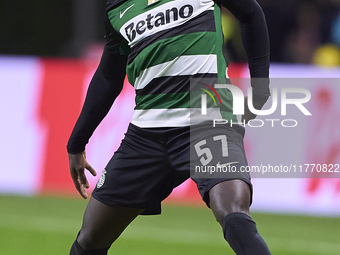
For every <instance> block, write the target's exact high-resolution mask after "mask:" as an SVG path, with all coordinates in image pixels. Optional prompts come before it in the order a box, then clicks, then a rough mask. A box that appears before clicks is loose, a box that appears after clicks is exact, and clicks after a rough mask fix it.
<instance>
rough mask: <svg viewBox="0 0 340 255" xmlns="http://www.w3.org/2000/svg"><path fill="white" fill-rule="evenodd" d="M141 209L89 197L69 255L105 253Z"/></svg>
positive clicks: (97, 254) (101, 254) (98, 254)
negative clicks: (112, 204) (104, 202)
mask: <svg viewBox="0 0 340 255" xmlns="http://www.w3.org/2000/svg"><path fill="white" fill-rule="evenodd" d="M142 211H143V209H137V208H129V207H119V206H108V205H105V204H103V203H101V202H99V201H98V200H96V199H95V198H93V197H91V199H90V201H89V203H88V205H87V208H86V210H85V214H84V219H83V225H82V227H81V230H80V232H79V235H78V237H77V239H76V241H75V242H74V243H73V246H72V248H71V252H70V255H85V254H86V255H105V254H107V250H108V249H109V248H110V246H111V244H112V243H113V242H114V241H115V240H116V239H117V238H118V237H119V235H120V234H121V233H122V232H123V231H124V229H125V228H126V227H127V226H128V225H129V224H130V223H131V221H132V220H133V219H135V218H136V217H137V216H138V215H139V214H140V213H141V212H142Z"/></svg>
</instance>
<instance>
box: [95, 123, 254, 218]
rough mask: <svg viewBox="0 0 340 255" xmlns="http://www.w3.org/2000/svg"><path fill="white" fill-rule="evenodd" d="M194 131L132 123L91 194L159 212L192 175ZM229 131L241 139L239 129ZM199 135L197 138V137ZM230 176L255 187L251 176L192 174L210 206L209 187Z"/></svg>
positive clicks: (119, 204)
mask: <svg viewBox="0 0 340 255" xmlns="http://www.w3.org/2000/svg"><path fill="white" fill-rule="evenodd" d="M191 129H192V128H191ZM228 129H230V128H228ZM191 131H192V130H190V128H189V127H176V128H139V127H137V126H135V125H133V124H130V125H129V127H128V130H127V132H126V133H125V137H124V139H123V140H122V142H121V145H120V147H119V148H118V150H117V151H116V152H115V153H114V155H113V157H112V158H111V160H110V161H109V163H108V164H107V166H106V167H105V169H104V170H103V173H102V176H101V177H100V179H99V181H98V183H97V185H96V187H95V189H94V191H93V193H92V196H93V197H94V198H95V199H97V200H99V201H100V202H102V203H104V204H106V205H110V206H114V205H115V206H125V207H133V208H141V209H145V210H144V212H143V213H142V214H145V215H146V214H160V213H161V201H163V200H164V199H165V198H166V197H167V196H169V195H170V193H171V192H172V190H173V189H174V188H175V187H177V186H178V185H180V184H181V183H183V182H184V181H185V180H187V179H188V178H190V158H191V156H190V132H191ZM228 132H230V133H231V134H233V135H235V136H236V137H239V138H241V140H242V135H240V134H239V133H238V132H236V131H233V130H229V131H228ZM209 135H210V134H209ZM228 136H230V134H229V135H228ZM195 137H196V136H195ZM197 139H198V138H197V137H196V138H194V141H195V140H197ZM242 149H243V145H242V148H241V147H240V150H239V151H240V152H241V154H240V152H239V151H238V152H237V153H238V154H240V155H243V156H241V158H243V162H242V164H247V163H246V159H245V156H244V150H243V152H242ZM240 155H238V157H240ZM230 158H232V155H230ZM231 160H232V159H231ZM230 179H243V180H244V181H246V182H247V183H248V184H249V186H250V187H251V190H252V185H251V182H250V178H248V177H246V178H243V176H240V177H237V178H235V177H232V178H229V177H228V176H226V177H223V178H193V180H194V181H195V182H196V184H197V187H198V190H199V192H200V194H201V196H202V198H203V199H204V201H205V202H206V203H207V205H208V206H209V197H208V195H207V194H208V192H209V190H210V189H211V188H212V187H213V186H214V185H216V184H217V183H219V182H222V181H226V180H230Z"/></svg>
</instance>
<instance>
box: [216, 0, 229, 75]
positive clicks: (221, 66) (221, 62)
mask: <svg viewBox="0 0 340 255" xmlns="http://www.w3.org/2000/svg"><path fill="white" fill-rule="evenodd" d="M214 17H215V27H216V33H215V36H216V38H215V43H216V48H217V51H218V52H217V66H218V78H226V75H227V74H226V70H227V64H226V61H225V59H224V56H223V47H224V45H223V40H224V38H223V33H222V22H221V9H220V7H219V6H218V5H217V4H215V8H214Z"/></svg>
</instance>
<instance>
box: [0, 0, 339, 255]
mask: <svg viewBox="0 0 340 255" xmlns="http://www.w3.org/2000/svg"><path fill="white" fill-rule="evenodd" d="M258 2H259V3H260V4H261V6H262V7H263V10H264V12H265V14H266V18H267V23H268V28H269V33H270V40H271V61H272V65H271V77H273V78H274V77H276V78H296V79H300V78H308V79H310V81H311V82H310V83H309V86H308V90H310V91H311V94H312V99H311V101H310V102H309V104H308V108H309V109H312V114H313V117H312V118H301V119H299V125H298V127H297V128H296V129H294V131H291V130H289V132H287V130H283V129H275V132H274V131H273V130H274V129H271V130H270V129H269V130H267V129H266V130H267V131H268V132H264V131H261V132H260V131H258V130H257V129H250V130H248V132H247V136H246V139H245V144H246V150H247V155H248V159H249V164H250V165H259V164H262V163H264V162H265V163H267V164H273V165H274V164H276V165H277V164H280V163H281V164H282V163H284V164H304V163H316V164H340V120H339V116H340V100H339V98H340V83H339V81H340V49H339V48H340V1H338V0H305V1H303V0H286V1H278V0H258ZM104 8H105V1H104V0H102V1H94V0H73V1H66V0H59V1H57V2H56V1H54V2H50V1H42V0H27V1H19V2H14V1H9V0H2V1H1V2H0V31H1V36H0V89H1V92H0V119H1V125H0V144H1V146H0V155H1V156H0V158H1V168H0V254H5V255H12V254H15V255H17V254H29V255H30V254H35V255H36V254H68V250H69V247H70V245H71V243H72V242H73V240H74V238H75V236H76V233H77V231H78V229H79V227H80V225H81V217H82V214H83V211H84V208H85V206H86V201H83V200H81V199H80V198H78V197H79V196H77V194H76V192H75V190H74V188H73V184H72V181H71V179H70V177H69V172H68V162H67V154H66V149H65V146H66V142H67V139H68V136H69V134H70V132H71V130H72V127H73V125H74V123H75V120H76V118H77V116H78V114H79V111H80V107H81V105H82V102H83V99H84V96H85V93H86V89H87V85H88V83H89V80H90V79H91V76H92V74H93V72H94V70H95V68H96V66H97V64H98V61H99V57H100V54H101V51H102V47H103V34H104V29H103V25H102V24H103V17H102V16H103V15H102V14H103V12H104ZM222 19H223V24H224V34H225V46H226V49H227V53H228V56H229V59H230V61H231V63H230V68H229V75H230V76H231V77H242V78H246V77H248V76H249V75H248V70H247V65H246V64H245V61H246V59H245V55H244V52H243V50H242V47H241V44H240V38H239V29H238V26H237V22H236V21H235V20H234V19H233V18H232V16H231V15H230V14H229V13H228V12H227V11H226V10H224V15H223V17H222ZM287 82H289V80H287ZM287 86H288V87H289V84H288V85H287ZM133 95H134V91H133V88H132V87H131V86H129V84H128V83H127V82H126V84H125V86H124V90H123V92H122V94H121V95H120V97H119V98H118V99H117V101H116V102H115V105H114V107H113V108H114V109H116V110H114V109H113V110H112V111H111V113H110V114H109V115H108V116H107V118H106V119H105V120H104V121H103V123H101V125H100V126H99V128H98V129H97V131H96V132H95V134H94V136H93V137H92V138H91V140H90V144H89V145H88V147H87V157H88V159H89V161H90V163H91V164H92V166H93V167H94V168H95V169H96V170H97V171H98V174H99V175H100V173H101V170H102V169H103V168H104V166H105V164H106V162H107V160H108V159H109V158H110V157H111V154H112V153H113V152H114V151H115V149H116V148H117V147H118V145H119V143H120V140H121V138H122V136H123V133H124V132H125V129H126V126H127V123H128V122H129V121H130V119H131V116H132V110H133V106H134V102H133ZM273 118H275V116H274V117H273ZM279 145H280V146H279ZM322 177H323V175H322V174H320V173H313V174H311V173H306V174H305V175H303V176H301V178H275V179H273V178H270V179H269V178H254V180H253V183H254V186H255V191H254V203H253V205H252V211H253V216H254V218H255V220H256V221H257V222H258V225H259V228H260V232H261V233H262V235H263V236H264V238H265V239H266V240H267V242H268V245H269V246H270V247H271V249H272V251H273V254H282V255H283V254H285V255H287V254H340V244H339V238H338V237H339V229H340V179H339V178H338V177H339V175H334V176H333V177H334V178H322ZM89 178H90V185H91V187H93V186H94V185H95V183H96V181H97V180H98V178H99V177H95V178H91V177H90V176H89ZM114 245H115V251H116V254H137V252H138V254H159V253H162V254H174V253H175V254H206V253H210V254H233V253H232V251H231V250H230V249H229V248H228V246H227V244H226V243H225V242H224V241H223V238H222V235H221V233H220V229H219V226H218V224H217V223H216V222H215V221H214V219H213V217H212V214H211V212H210V211H209V210H207V209H206V208H205V207H204V206H203V203H202V202H201V200H200V197H199V195H198V193H197V191H196V189H195V185H194V184H193V183H192V182H190V181H189V182H186V183H184V184H183V185H182V186H180V187H179V188H177V189H176V190H175V191H174V192H173V194H172V195H171V196H170V197H169V198H168V199H167V200H166V202H165V207H164V211H163V215H162V216H155V217H140V218H138V219H137V220H136V222H134V223H133V224H132V225H131V226H130V227H129V229H128V230H127V232H126V233H124V234H123V236H122V238H121V239H120V240H119V241H118V242H117V243H116V244H114ZM225 250H226V251H225ZM110 254H114V252H113V251H111V253H110Z"/></svg>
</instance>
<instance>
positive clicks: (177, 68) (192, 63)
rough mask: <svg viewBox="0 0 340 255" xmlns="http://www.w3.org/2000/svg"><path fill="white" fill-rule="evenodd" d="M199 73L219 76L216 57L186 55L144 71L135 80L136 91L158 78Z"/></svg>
mask: <svg viewBox="0 0 340 255" xmlns="http://www.w3.org/2000/svg"><path fill="white" fill-rule="evenodd" d="M197 73H213V74H217V56H216V55H213V54H211V55H187V56H186V55H184V56H180V57H176V58H175V59H173V60H171V61H169V62H165V63H162V64H159V65H155V66H152V67H150V68H147V69H145V70H143V71H142V72H141V73H140V74H139V76H138V77H137V78H136V80H135V84H134V87H135V89H136V90H137V89H143V88H144V87H145V86H146V85H148V84H149V82H150V81H151V80H152V79H154V78H158V77H164V76H177V75H194V74H197Z"/></svg>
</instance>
